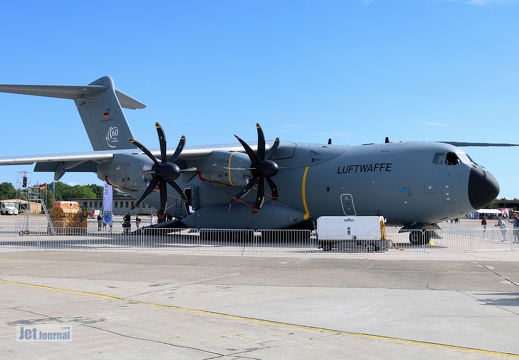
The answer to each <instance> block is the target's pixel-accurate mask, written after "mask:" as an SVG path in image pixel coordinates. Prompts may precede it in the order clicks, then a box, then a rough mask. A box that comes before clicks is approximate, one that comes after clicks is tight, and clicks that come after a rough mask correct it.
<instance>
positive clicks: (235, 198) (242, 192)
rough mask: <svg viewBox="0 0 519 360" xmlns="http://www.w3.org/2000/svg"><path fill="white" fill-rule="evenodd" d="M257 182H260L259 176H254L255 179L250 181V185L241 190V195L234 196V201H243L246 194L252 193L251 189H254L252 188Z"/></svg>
mask: <svg viewBox="0 0 519 360" xmlns="http://www.w3.org/2000/svg"><path fill="white" fill-rule="evenodd" d="M257 180H258V177H257V176H254V177H253V178H252V180H251V181H249V183H248V184H247V185H246V186H245V187H244V188H243V189H241V191H240V192H239V193H237V194H236V195H235V196H234V198H233V200H239V199H241V198H242V197H243V196H245V194H247V193H248V192H249V191H250V189H252V187H253V186H254V184H255V183H256V181H257Z"/></svg>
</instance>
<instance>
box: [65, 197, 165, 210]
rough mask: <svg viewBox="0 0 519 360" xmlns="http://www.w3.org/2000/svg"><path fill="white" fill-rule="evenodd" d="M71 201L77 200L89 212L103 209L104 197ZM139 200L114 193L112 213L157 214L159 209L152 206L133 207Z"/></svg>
mask: <svg viewBox="0 0 519 360" xmlns="http://www.w3.org/2000/svg"><path fill="white" fill-rule="evenodd" d="M70 200H71V201H77V203H78V204H79V205H80V206H81V207H82V208H83V209H87V210H88V212H89V213H91V212H93V211H96V210H98V211H101V212H102V211H103V199H70ZM136 201H137V200H136V199H134V198H132V197H129V196H125V195H116V194H114V198H113V204H112V213H113V214H114V215H125V214H127V213H130V214H132V215H135V214H139V215H150V214H156V213H157V211H158V210H157V209H155V208H154V207H152V206H149V205H146V204H141V206H139V207H138V208H136V209H133V210H132V208H133V206H134V205H135V202H136Z"/></svg>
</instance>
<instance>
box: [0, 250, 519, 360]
mask: <svg viewBox="0 0 519 360" xmlns="http://www.w3.org/2000/svg"><path fill="white" fill-rule="evenodd" d="M0 293H1V294H2V295H3V296H2V303H1V306H0V319H1V322H0V340H1V341H0V353H1V354H2V358H6V359H21V358H23V359H63V358H66V357H73V358H74V359H120V358H125V359H150V358H154V359H161V358H168V359H344V358H349V359H415V358H417V357H419V358H427V359H445V358H449V357H450V358H455V359H499V358H518V359H519V342H518V341H517V334H519V316H518V315H519V252H515V251H495V252H479V253H474V252H472V253H459V252H453V253H449V252H444V253H414V252H386V253H326V254H324V253H300V254H298V253H289V254H285V253H272V254H255V255H245V256H243V255H241V254H240V253H230V254H210V253H209V254H203V255H193V254H182V253H174V252H165V251H162V252H144V251H139V250H135V251H114V250H111V251H54V250H47V251H38V250H30V249H25V250H16V251H12V250H7V249H2V248H1V247H0ZM56 329H59V330H56ZM45 331H61V332H63V333H64V334H65V335H64V336H63V339H61V340H48V339H47V340H42V339H41V338H37V339H34V338H33V337H32V334H34V335H36V334H40V336H41V334H42V333H43V334H45ZM67 334H68V338H67V336H66V335H67Z"/></svg>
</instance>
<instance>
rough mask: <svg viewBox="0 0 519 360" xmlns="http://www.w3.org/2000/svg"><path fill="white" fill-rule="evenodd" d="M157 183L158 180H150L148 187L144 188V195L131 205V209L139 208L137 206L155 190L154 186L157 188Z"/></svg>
mask: <svg viewBox="0 0 519 360" xmlns="http://www.w3.org/2000/svg"><path fill="white" fill-rule="evenodd" d="M157 183H158V180H156V179H151V181H150V183H149V184H148V187H147V188H146V190H145V191H144V193H143V194H142V196H141V197H140V198H139V200H137V202H136V203H135V205H133V208H134V209H135V208H136V207H139V205H140V204H141V202H142V201H143V200H144V199H146V198H147V197H148V195H149V194H151V192H152V191H153V190H154V189H155V186H157Z"/></svg>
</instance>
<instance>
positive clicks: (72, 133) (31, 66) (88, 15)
mask: <svg viewBox="0 0 519 360" xmlns="http://www.w3.org/2000/svg"><path fill="white" fill-rule="evenodd" d="M517 14H519V1H514V0H508V1H506V0H472V1H471V0H466V1H462V0H459V1H456V0H452V1H448V0H407V1H404V0H392V1H388V0H371V1H368V0H365V1H360V0H299V1H289V0H276V1H271V0H262V1H259V0H220V1H217V0H206V1H203V0H200V1H197V0H193V1H149V2H143V1H132V0H125V1H115V0H114V1H97V0H93V1H88V2H83V3H78V2H73V1H65V0H62V1H53V0H49V1H23V0H21V1H2V2H1V3H0V21H1V24H2V32H1V33H0V39H1V42H0V43H1V46H2V52H3V56H2V58H1V60H0V64H1V72H0V73H1V76H0V83H4V84H11V83H13V84H63V85H84V84H88V83H90V82H92V81H93V80H96V79H98V78H100V77H101V76H104V75H110V76H112V77H113V78H114V81H115V85H116V87H117V88H118V89H120V90H121V91H123V92H125V93H127V94H129V95H131V96H133V97H135V98H136V99H138V100H140V101H142V102H144V103H145V104H146V105H147V108H146V109H144V110H136V111H131V110H127V111H126V116H127V118H128V120H129V123H130V126H131V128H132V131H133V133H134V135H135V138H136V139H137V140H139V141H140V142H142V143H144V144H146V145H147V146H148V147H150V148H156V147H157V146H158V143H157V135H156V131H155V128H154V125H153V124H154V122H155V121H158V122H160V123H161V124H162V125H163V127H164V128H165V130H166V134H167V137H168V142H169V145H170V146H172V147H173V146H175V145H176V143H177V141H178V138H179V137H180V135H182V134H185V135H186V137H187V143H188V145H191V146H193V145H207V144H213V143H230V142H235V138H234V136H233V134H238V135H239V136H240V137H242V138H243V139H245V140H250V141H253V140H255V138H256V129H255V123H256V122H259V123H260V124H261V125H262V127H263V129H264V131H265V134H266V137H267V138H268V139H273V138H275V137H276V136H279V137H280V138H281V139H285V140H291V141H302V142H315V143H325V142H326V141H327V140H328V138H330V137H331V138H332V139H333V142H334V143H336V144H351V145H355V144H362V143H372V142H383V141H384V138H385V137H386V136H389V138H390V139H391V140H392V141H410V140H419V141H421V140H424V141H430V140H433V141H434V140H455V141H472V142H510V143H519V133H518V131H516V130H515V129H516V127H517V119H518V118H519V71H518V70H519V36H518V35H519V21H517ZM0 116H1V121H2V130H3V135H4V136H3V138H4V146H3V149H4V155H27V154H52V153H59V152H82V151H89V150H91V146H90V143H89V141H88V138H87V136H86V133H85V131H84V128H83V126H82V123H81V120H80V118H79V115H78V113H77V111H76V109H75V106H74V103H73V102H72V101H71V100H61V99H50V98H38V97H28V96H21V95H10V94H0ZM6 149H10V153H6V152H5V151H6ZM11 149H12V151H11ZM465 150H466V151H467V152H468V153H469V155H470V156H471V157H472V158H473V159H474V160H475V161H476V162H478V163H480V164H482V165H484V166H485V167H486V168H487V169H488V170H490V171H491V172H492V173H493V174H494V175H495V176H496V178H497V179H498V181H499V182H500V185H501V193H500V195H499V197H507V198H519V186H517V185H516V184H517V182H518V180H519V176H518V175H519V173H518V169H517V164H516V163H517V161H515V160H514V159H517V158H518V157H519V148H473V147H471V148H466V149H465ZM20 171H32V167H30V166H24V167H18V166H16V167H14V166H11V167H2V168H0V182H3V181H11V182H13V183H15V184H16V181H17V178H18V173H19V172H20ZM52 179H53V175H52V174H50V173H32V174H31V182H32V183H37V182H39V183H44V182H51V181H52ZM61 181H63V182H66V183H69V184H77V183H79V184H90V183H95V184H99V185H102V182H101V181H100V180H98V179H97V177H96V176H95V175H94V174H80V175H78V174H66V175H65V176H64V177H63V178H62V179H61Z"/></svg>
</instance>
